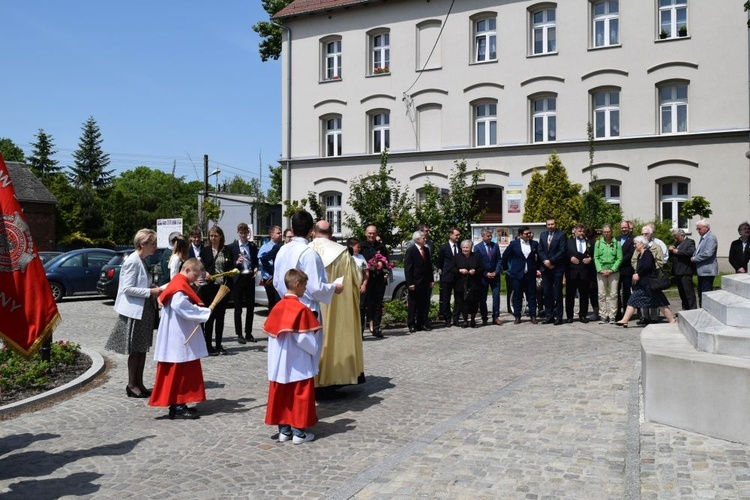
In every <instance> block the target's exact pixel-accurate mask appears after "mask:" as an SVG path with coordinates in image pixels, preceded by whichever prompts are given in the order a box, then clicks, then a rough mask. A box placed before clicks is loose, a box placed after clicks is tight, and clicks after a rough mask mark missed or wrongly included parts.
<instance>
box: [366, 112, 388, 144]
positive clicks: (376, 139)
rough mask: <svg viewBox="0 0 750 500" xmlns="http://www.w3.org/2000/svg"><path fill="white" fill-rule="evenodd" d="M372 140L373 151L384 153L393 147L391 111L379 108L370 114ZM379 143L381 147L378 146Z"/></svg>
mask: <svg viewBox="0 0 750 500" xmlns="http://www.w3.org/2000/svg"><path fill="white" fill-rule="evenodd" d="M369 122H370V140H371V141H372V142H371V145H370V147H371V150H372V152H373V153H382V152H383V151H386V150H388V149H390V147H391V113H390V111H388V110H378V111H375V112H373V113H370V115H369ZM378 145H379V147H378Z"/></svg>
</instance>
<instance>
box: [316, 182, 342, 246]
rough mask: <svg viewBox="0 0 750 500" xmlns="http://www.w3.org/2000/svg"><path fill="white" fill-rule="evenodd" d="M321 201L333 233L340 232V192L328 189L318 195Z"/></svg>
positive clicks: (337, 233) (338, 233)
mask: <svg viewBox="0 0 750 500" xmlns="http://www.w3.org/2000/svg"><path fill="white" fill-rule="evenodd" d="M320 198H321V202H322V204H323V206H325V209H326V220H327V221H328V223H329V224H330V225H331V231H333V234H334V235H337V236H338V235H340V234H341V213H342V212H341V193H339V192H338V191H329V192H327V193H323V194H321V195H320Z"/></svg>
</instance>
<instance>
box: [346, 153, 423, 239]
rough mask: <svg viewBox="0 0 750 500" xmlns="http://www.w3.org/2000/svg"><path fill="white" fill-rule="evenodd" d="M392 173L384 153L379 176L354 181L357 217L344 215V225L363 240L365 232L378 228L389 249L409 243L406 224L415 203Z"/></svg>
mask: <svg viewBox="0 0 750 500" xmlns="http://www.w3.org/2000/svg"><path fill="white" fill-rule="evenodd" d="M392 173H393V169H392V168H391V167H389V166H388V153H387V152H385V151H384V152H383V153H381V155H380V168H379V169H378V171H377V172H376V173H374V174H366V175H364V176H359V177H357V178H355V179H354V180H352V181H350V183H349V206H350V207H351V208H352V210H353V213H346V214H345V215H344V222H345V223H346V225H347V226H348V227H349V229H351V231H352V232H353V233H354V236H355V237H356V238H360V239H363V238H364V234H365V228H366V227H367V226H368V225H370V224H374V225H375V226H376V227H377V228H378V232H379V233H380V237H381V238H382V240H383V243H384V244H385V245H386V246H387V247H389V248H392V247H393V246H395V245H399V244H401V242H403V241H404V240H405V239H406V236H407V234H406V233H405V232H404V231H403V226H404V224H403V220H404V218H408V217H412V215H411V214H410V211H411V209H412V199H411V197H410V196H409V195H408V194H407V190H406V188H402V187H401V184H400V183H399V182H397V181H395V180H393V179H392V178H391V174H392ZM408 236H409V237H410V236H411V234H410V233H409V234H408Z"/></svg>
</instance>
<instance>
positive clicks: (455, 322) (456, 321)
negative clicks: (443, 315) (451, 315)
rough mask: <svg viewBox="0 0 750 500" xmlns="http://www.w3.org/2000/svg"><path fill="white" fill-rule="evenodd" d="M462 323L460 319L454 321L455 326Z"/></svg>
mask: <svg viewBox="0 0 750 500" xmlns="http://www.w3.org/2000/svg"><path fill="white" fill-rule="evenodd" d="M460 325H461V323H460V322H459V321H458V320H454V321H453V326H460Z"/></svg>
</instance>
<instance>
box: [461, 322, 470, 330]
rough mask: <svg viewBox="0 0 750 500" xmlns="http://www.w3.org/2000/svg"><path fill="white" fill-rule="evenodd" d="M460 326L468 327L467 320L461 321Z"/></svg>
mask: <svg viewBox="0 0 750 500" xmlns="http://www.w3.org/2000/svg"><path fill="white" fill-rule="evenodd" d="M461 328H469V322H468V321H464V322H463V323H461Z"/></svg>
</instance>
